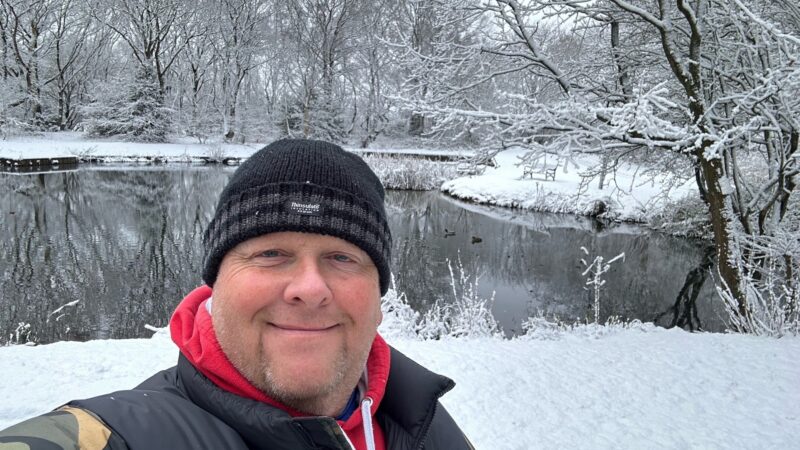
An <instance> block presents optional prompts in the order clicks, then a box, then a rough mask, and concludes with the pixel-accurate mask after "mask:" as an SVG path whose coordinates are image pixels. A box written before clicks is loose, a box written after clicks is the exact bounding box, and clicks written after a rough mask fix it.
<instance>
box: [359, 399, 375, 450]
mask: <svg viewBox="0 0 800 450" xmlns="http://www.w3.org/2000/svg"><path fill="white" fill-rule="evenodd" d="M361 421H362V422H363V425H364V441H366V443H367V450H375V435H374V434H373V431H372V399H371V398H369V397H364V400H362V401H361Z"/></svg>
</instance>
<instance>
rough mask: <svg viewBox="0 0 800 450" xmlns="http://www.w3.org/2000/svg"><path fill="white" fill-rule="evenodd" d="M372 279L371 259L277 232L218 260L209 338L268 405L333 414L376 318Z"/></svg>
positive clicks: (335, 243)
mask: <svg viewBox="0 0 800 450" xmlns="http://www.w3.org/2000/svg"><path fill="white" fill-rule="evenodd" d="M378 280H379V278H378V270H377V268H376V267H375V265H374V264H373V262H372V260H371V259H370V257H369V256H368V255H367V254H366V253H365V252H364V251H363V250H361V249H360V248H358V247H356V246H355V245H353V244H351V243H349V242H347V241H344V240H342V239H339V238H335V237H332V236H323V235H319V234H308V233H297V232H280V233H271V234H266V235H263V236H259V237H256V238H253V239H250V240H247V241H245V242H242V243H240V244H239V245H237V246H236V247H235V248H233V249H232V250H230V251H229V252H228V253H227V254H226V255H225V258H224V259H223V260H222V264H221V265H220V269H219V274H218V276H217V280H216V282H215V284H214V290H213V297H214V300H213V302H212V318H213V323H214V329H215V331H216V333H217V339H218V340H219V342H220V345H221V346H222V350H223V351H224V352H225V354H226V355H227V356H228V359H230V361H231V363H233V365H234V367H236V368H237V369H238V370H239V372H241V373H242V375H244V376H245V378H247V379H248V380H249V381H250V382H251V383H253V385H254V386H256V387H257V388H259V389H261V390H262V391H264V392H265V393H267V394H268V395H269V396H271V397H272V398H274V399H276V400H279V401H281V402H283V403H285V404H287V405H289V406H292V407H294V408H296V409H299V410H301V411H304V412H307V413H312V414H320V415H337V414H338V413H339V412H340V410H341V408H342V407H344V403H346V401H347V399H348V398H349V396H350V394H351V393H352V391H353V389H354V388H355V386H356V384H357V382H358V379H359V377H360V376H361V372H362V371H363V369H364V364H365V362H366V359H367V355H368V354H369V350H370V347H371V345H372V341H373V339H374V338H375V333H376V332H377V328H378V325H379V324H380V321H381V318H382V316H381V311H380V285H379V281H378Z"/></svg>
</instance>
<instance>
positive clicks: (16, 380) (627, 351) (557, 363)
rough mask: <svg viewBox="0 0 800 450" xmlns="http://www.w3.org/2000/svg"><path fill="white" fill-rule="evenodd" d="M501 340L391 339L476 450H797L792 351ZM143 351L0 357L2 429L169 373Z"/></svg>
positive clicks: (152, 348)
mask: <svg viewBox="0 0 800 450" xmlns="http://www.w3.org/2000/svg"><path fill="white" fill-rule="evenodd" d="M546 336H547V338H544V337H539V338H525V337H523V338H517V339H514V340H503V339H497V338H482V339H444V340H439V341H417V340H410V339H399V338H391V337H389V338H387V339H388V340H389V342H390V343H391V344H392V345H394V346H395V347H397V348H398V349H399V350H401V351H402V352H404V353H406V354H407V355H409V356H411V357H412V358H413V359H415V360H417V361H418V362H420V363H422V364H423V365H425V366H426V367H428V368H430V369H432V370H434V371H436V372H439V373H442V374H445V375H447V376H450V377H451V378H453V379H454V380H455V381H456V383H457V386H456V388H455V389H454V390H453V391H451V392H450V393H448V394H447V395H445V396H444V397H443V399H442V402H443V404H444V405H445V407H446V408H447V409H448V410H449V411H450V413H451V415H452V416H453V417H454V418H455V419H456V421H457V422H458V423H459V424H460V425H461V427H462V429H463V430H464V431H465V433H466V434H467V436H468V437H469V438H470V440H472V442H473V444H475V446H476V448H486V449H490V448H491V449H531V448H591V449H604V448H608V449H611V448H627V449H638V448H654V447H655V448H704V449H714V448H736V449H747V448H752V449H756V448H758V449H762V448H798V442H800V410H798V408H797V405H800V364H798V362H797V355H798V354H800V338H782V339H772V338H762V337H755V336H748V335H733V334H730V335H728V334H710V333H708V334H707V333H694V334H692V333H688V332H684V331H682V330H675V329H673V330H664V329H661V328H655V327H652V326H640V327H638V328H637V327H633V328H630V329H616V330H614V329H611V330H607V332H606V333H600V334H596V333H590V332H585V330H584V332H581V331H574V332H564V333H561V334H555V335H553V334H551V335H546ZM176 358H177V348H176V347H175V346H174V345H173V344H172V342H171V341H170V340H169V338H168V337H167V336H166V335H165V334H163V333H157V334H156V335H154V337H153V338H152V339H128V340H98V341H90V342H58V343H55V344H49V345H42V346H37V347H26V346H12V347H4V348H0V361H2V364H0V379H3V380H5V382H4V383H2V384H0V399H2V402H0V429H2V428H5V427H7V426H9V425H12V424H14V423H16V422H18V421H20V420H23V419H25V418H27V417H31V416H34V415H37V414H41V413H43V412H46V411H48V410H50V409H52V408H55V407H57V406H59V405H60V404H63V403H65V402H67V401H68V400H70V399H75V398H84V397H88V396H93V395H99V394H102V393H107V392H111V391H114V390H119V389H125V388H130V387H133V386H135V385H136V384H137V383H139V382H140V381H142V380H143V379H145V378H146V377H148V376H149V375H151V374H152V373H154V372H155V371H157V370H160V369H164V368H167V367H170V366H172V365H173V364H174V363H175V361H176Z"/></svg>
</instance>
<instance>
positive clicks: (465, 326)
mask: <svg viewBox="0 0 800 450" xmlns="http://www.w3.org/2000/svg"><path fill="white" fill-rule="evenodd" d="M447 268H448V269H449V270H450V287H451V288H452V291H453V301H452V302H447V303H445V302H443V301H442V300H437V301H436V303H435V304H434V305H433V307H432V308H431V309H429V310H428V311H427V312H426V313H425V314H424V315H423V317H422V320H421V321H420V323H419V324H418V325H417V334H418V335H419V336H420V337H421V338H423V339H439V338H443V337H454V338H458V337H470V338H474V337H502V336H503V332H502V331H501V330H500V326H499V325H498V323H497V320H496V319H495V318H494V315H492V310H491V304H492V302H494V293H492V297H491V298H489V299H484V298H481V297H480V296H479V295H478V280H479V278H480V277H479V276H478V274H473V275H472V276H470V275H469V274H467V272H466V271H465V270H464V266H463V264H462V263H461V258H459V259H458V266H457V269H458V274H457V275H456V273H455V272H454V271H453V267H452V264H451V262H450V260H448V261H447Z"/></svg>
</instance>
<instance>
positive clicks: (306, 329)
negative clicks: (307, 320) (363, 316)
mask: <svg viewBox="0 0 800 450" xmlns="http://www.w3.org/2000/svg"><path fill="white" fill-rule="evenodd" d="M269 324H270V325H272V326H273V327H275V328H277V329H279V330H281V331H288V332H295V333H324V332H326V331H330V330H332V329H334V328H336V327H337V326H338V324H333V325H302V324H300V325H295V324H283V323H280V324H279V323H273V322H270V323H269Z"/></svg>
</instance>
